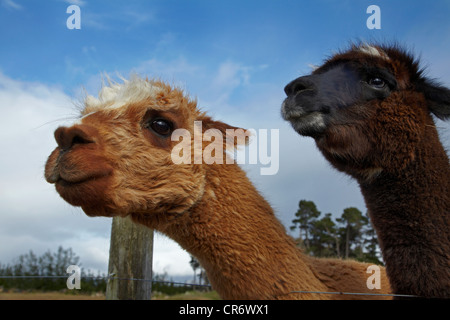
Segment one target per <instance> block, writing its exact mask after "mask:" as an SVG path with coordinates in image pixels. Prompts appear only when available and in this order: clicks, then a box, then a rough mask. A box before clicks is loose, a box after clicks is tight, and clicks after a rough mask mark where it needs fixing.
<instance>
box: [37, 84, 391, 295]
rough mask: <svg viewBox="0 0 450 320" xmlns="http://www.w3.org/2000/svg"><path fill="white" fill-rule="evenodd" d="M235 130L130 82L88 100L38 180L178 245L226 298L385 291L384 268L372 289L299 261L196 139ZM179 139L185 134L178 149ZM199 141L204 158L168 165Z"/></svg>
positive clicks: (336, 267)
mask: <svg viewBox="0 0 450 320" xmlns="http://www.w3.org/2000/svg"><path fill="white" fill-rule="evenodd" d="M196 122H200V123H201V124H202V129H203V131H202V129H198V127H197V129H196V127H195V123H196ZM235 129H237V128H235V127H231V126H229V125H227V124H225V123H222V122H219V121H213V120H212V119H211V118H210V117H208V116H206V115H205V114H204V113H203V112H201V111H200V110H199V109H198V108H197V106H196V103H195V101H191V100H190V99H189V98H188V97H187V96H185V95H184V94H183V92H182V91H180V90H178V89H174V88H172V87H170V86H169V85H167V84H164V83H162V82H159V81H148V80H143V79H140V78H134V79H132V80H131V81H126V82H125V83H123V84H120V85H119V84H111V85H110V86H108V87H104V88H103V89H102V90H101V92H100V96H99V99H97V98H94V97H91V96H90V97H88V98H87V99H86V102H85V109H84V110H83V111H82V118H81V119H80V120H78V121H77V123H76V124H74V125H73V126H71V127H61V128H58V129H57V130H56V131H55V138H56V141H57V143H58V146H57V147H56V149H55V150H54V151H53V152H52V154H51V155H50V156H49V158H48V161H47V164H46V167H45V177H46V179H47V181H48V182H50V183H54V184H55V186H56V190H57V191H58V193H59V194H60V195H61V197H62V198H64V199H65V200H66V201H67V202H69V203H70V204H72V205H74V206H80V207H81V208H82V209H83V210H84V212H85V213H86V214H87V215H89V216H108V217H111V216H131V218H132V219H133V220H134V221H135V222H138V223H141V224H143V225H145V226H147V227H150V228H153V229H155V230H157V231H159V232H162V233H164V234H166V235H167V236H169V237H171V238H172V239H174V240H175V241H177V242H178V243H179V244H180V246H181V247H183V248H184V249H186V250H187V251H188V252H190V253H191V254H193V255H194V256H196V257H197V259H198V260H199V261H200V263H201V264H202V266H203V267H204V268H205V270H206V272H207V275H208V278H209V280H210V281H211V284H212V285H213V288H214V289H215V290H217V292H218V293H219V294H220V296H221V297H222V298H224V299H371V298H374V297H373V296H360V295H353V296H351V295H347V296H342V295H327V294H317V293H292V292H293V291H322V292H330V291H333V292H336V291H343V292H356V293H381V294H386V293H390V292H391V291H390V286H389V283H388V281H387V277H386V275H385V271H384V268H381V270H380V286H381V287H380V288H379V289H373V290H371V289H369V288H368V286H367V280H368V277H369V276H370V274H368V273H367V268H368V267H369V264H363V263H358V262H355V261H341V260H333V259H326V260H325V259H323V260H322V259H313V258H310V257H308V256H306V255H305V254H303V252H302V251H300V250H299V249H298V248H297V247H296V245H295V243H294V241H293V239H292V238H291V237H290V236H289V235H287V234H286V231H285V229H284V227H283V225H282V224H281V223H280V221H279V220H278V219H277V218H276V216H275V214H274V212H273V210H272V208H271V207H270V205H269V204H268V203H267V201H265V199H264V198H263V197H262V196H261V195H260V194H259V193H258V191H257V190H256V188H255V187H254V186H253V185H252V183H251V182H250V180H249V179H248V178H247V176H246V174H245V172H244V171H243V170H242V169H241V168H240V167H239V166H238V165H237V164H236V163H231V164H225V163H228V161H226V162H224V164H219V163H210V161H209V160H211V159H210V158H209V157H210V156H212V152H211V151H210V153H208V152H206V151H207V149H208V147H210V146H211V142H203V145H202V139H201V136H202V135H203V134H204V135H206V134H207V132H209V133H214V134H215V135H217V136H219V137H220V136H221V135H223V136H224V137H225V136H227V135H228V130H231V132H232V133H236V134H237V136H238V137H239V136H240V135H242V134H243V132H244V131H243V130H242V129H241V130H235ZM177 132H182V133H185V134H186V136H185V137H183V138H182V141H181V142H180V141H179V139H177V138H175V139H174V137H175V135H176V133H177ZM198 135H200V144H199V146H200V151H202V150H203V151H204V152H203V159H202V158H200V161H199V162H198V163H195V162H193V161H189V160H192V158H191V156H192V157H194V158H195V153H196V152H195V150H194V152H192V153H191V154H190V155H189V156H188V157H187V158H186V160H188V161H186V163H179V164H177V163H175V162H174V158H173V156H174V150H178V149H177V148H176V147H177V146H179V144H180V143H183V144H186V145H187V146H189V147H188V149H186V150H184V151H183V155H184V152H186V154H188V153H189V152H188V151H187V150H191V147H190V146H192V145H193V146H194V149H195V145H196V142H195V139H196V138H195V137H197V136H198ZM227 137H229V136H227ZM227 140H229V139H225V141H224V140H223V139H222V138H220V139H219V138H217V139H214V143H215V144H216V146H217V147H219V146H221V145H222V144H223V143H224V142H225V143H227V144H229V142H228V141H227ZM238 140H239V139H238ZM243 140H244V141H245V139H243ZM208 141H211V139H209V140H208ZM217 144H218V145H217ZM231 145H233V143H232V142H231ZM218 150H219V148H218V149H216V150H215V156H219V155H223V156H224V157H228V156H227V155H226V153H225V148H224V149H223V150H221V151H220V153H219V152H218ZM175 154H176V155H178V151H176V152H175ZM194 160H195V159H194ZM231 162H232V161H231ZM207 163H208V164H207ZM381 298H386V297H385V296H383V297H381Z"/></svg>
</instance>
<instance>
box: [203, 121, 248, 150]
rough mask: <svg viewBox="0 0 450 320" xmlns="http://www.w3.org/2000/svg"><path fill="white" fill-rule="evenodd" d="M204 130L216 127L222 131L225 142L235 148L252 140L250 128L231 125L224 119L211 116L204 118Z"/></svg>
mask: <svg viewBox="0 0 450 320" xmlns="http://www.w3.org/2000/svg"><path fill="white" fill-rule="evenodd" d="M202 128H203V131H206V130H209V129H216V130H219V131H220V132H221V134H222V135H223V137H224V144H225V145H229V146H232V147H234V148H236V147H238V146H240V145H247V144H248V143H249V140H250V136H251V133H250V131H248V130H245V129H242V128H238V127H234V126H230V125H229V124H226V123H224V122H222V121H215V120H212V119H211V118H210V117H204V118H203V119H202Z"/></svg>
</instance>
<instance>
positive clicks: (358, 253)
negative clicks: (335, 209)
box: [290, 200, 382, 264]
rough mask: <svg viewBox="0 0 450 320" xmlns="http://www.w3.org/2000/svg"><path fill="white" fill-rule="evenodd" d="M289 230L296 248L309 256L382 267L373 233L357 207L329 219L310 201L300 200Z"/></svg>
mask: <svg viewBox="0 0 450 320" xmlns="http://www.w3.org/2000/svg"><path fill="white" fill-rule="evenodd" d="M290 229H291V231H293V232H296V233H297V235H296V236H294V238H295V239H296V241H297V244H298V246H299V247H301V248H302V249H303V250H304V251H305V252H306V253H308V254H310V255H312V256H315V257H336V258H342V259H355V260H358V261H364V262H371V263H376V264H382V261H381V256H380V248H379V245H378V239H377V236H376V233H375V230H374V228H373V227H372V225H371V223H370V221H369V218H368V216H367V213H365V214H363V213H362V212H361V211H360V210H359V209H358V208H355V207H350V208H346V209H344V211H343V212H342V214H341V215H340V217H338V218H333V216H332V214H331V213H326V214H322V213H321V212H320V211H319V210H318V209H317V206H316V204H315V203H314V202H313V201H307V200H301V201H300V202H299V208H298V210H297V212H296V213H295V218H294V219H293V220H292V225H291V226H290Z"/></svg>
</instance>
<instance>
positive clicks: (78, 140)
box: [72, 135, 92, 146]
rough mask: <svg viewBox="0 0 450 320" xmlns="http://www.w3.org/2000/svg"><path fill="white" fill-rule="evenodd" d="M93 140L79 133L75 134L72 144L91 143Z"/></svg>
mask: <svg viewBox="0 0 450 320" xmlns="http://www.w3.org/2000/svg"><path fill="white" fill-rule="evenodd" d="M91 142H92V141H91V140H87V139H86V138H84V137H82V136H79V135H75V136H74V137H73V138H72V146H73V145H75V144H86V143H91Z"/></svg>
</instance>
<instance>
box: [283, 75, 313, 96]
mask: <svg viewBox="0 0 450 320" xmlns="http://www.w3.org/2000/svg"><path fill="white" fill-rule="evenodd" d="M304 90H314V84H313V83H312V81H310V80H309V78H308V77H301V78H298V79H295V80H294V81H292V82H291V83H289V84H288V85H287V86H286V87H285V88H284V92H285V93H286V94H287V95H288V96H289V95H292V94H295V93H297V92H300V91H304Z"/></svg>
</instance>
